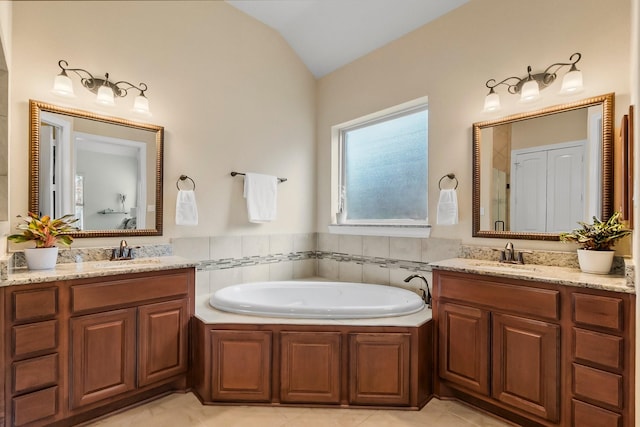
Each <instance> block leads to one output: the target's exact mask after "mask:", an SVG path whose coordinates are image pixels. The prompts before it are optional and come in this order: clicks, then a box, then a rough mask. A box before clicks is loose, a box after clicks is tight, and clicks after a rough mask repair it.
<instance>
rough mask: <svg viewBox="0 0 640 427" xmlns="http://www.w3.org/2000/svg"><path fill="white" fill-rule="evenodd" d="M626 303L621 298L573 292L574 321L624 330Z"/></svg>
mask: <svg viewBox="0 0 640 427" xmlns="http://www.w3.org/2000/svg"><path fill="white" fill-rule="evenodd" d="M623 308H624V304H623V301H622V299H621V298H615V297H604V296H600V295H589V294H581V293H577V292H576V293H574V294H573V316H574V319H573V320H574V322H575V323H578V324H582V325H589V326H599V327H602V328H607V329H611V330H614V331H622V326H623V320H624V319H623Z"/></svg>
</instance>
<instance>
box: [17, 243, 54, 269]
mask: <svg viewBox="0 0 640 427" xmlns="http://www.w3.org/2000/svg"><path fill="white" fill-rule="evenodd" d="M24 257H25V258H26V259H27V267H29V270H51V269H53V268H55V267H56V262H57V261H58V248H57V247H55V246H54V247H53V248H29V249H25V250H24Z"/></svg>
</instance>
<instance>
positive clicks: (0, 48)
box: [0, 0, 12, 255]
mask: <svg viewBox="0 0 640 427" xmlns="http://www.w3.org/2000/svg"><path fill="white" fill-rule="evenodd" d="M11 17H12V3H11V2H10V1H6V0H1V1H0V62H1V63H3V64H2V65H1V66H0V87H2V89H1V90H0V236H4V235H6V234H8V233H9V231H10V223H9V221H7V218H8V215H9V200H8V198H9V195H8V191H9V182H10V181H9V173H8V172H9V171H8V165H9V147H8V145H9V132H10V129H11V123H10V122H9V93H11V87H10V84H9V77H10V73H9V71H10V70H11V24H12V22H11ZM6 252H7V240H6V239H0V255H3V254H5V253H6Z"/></svg>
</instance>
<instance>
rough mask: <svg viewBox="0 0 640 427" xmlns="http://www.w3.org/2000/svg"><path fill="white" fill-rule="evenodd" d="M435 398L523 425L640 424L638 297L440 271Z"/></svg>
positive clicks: (623, 426) (436, 272) (602, 426)
mask: <svg viewBox="0 0 640 427" xmlns="http://www.w3.org/2000/svg"><path fill="white" fill-rule="evenodd" d="M433 278H434V303H433V305H434V322H435V326H436V331H437V338H436V340H435V343H436V346H437V354H438V356H439V357H438V359H437V362H436V365H437V369H436V372H437V378H436V381H435V393H436V395H439V396H440V397H455V398H458V399H460V400H464V401H466V402H469V403H471V404H473V405H476V406H478V407H481V408H482V409H485V410H488V411H490V412H493V413H495V414H497V415H500V416H502V417H504V418H506V419H509V420H511V421H513V422H516V423H517V424H520V425H536V426H573V427H585V426H594V427H595V426H598V427H608V426H612V427H613V426H616V427H631V426H632V425H633V404H634V401H633V375H632V369H631V367H632V363H633V360H634V357H633V354H634V335H633V334H634V331H633V325H634V319H633V313H634V308H633V307H634V304H635V299H634V296H633V295H629V294H624V293H616V292H607V291H599V290H591V289H584V288H575V287H569V286H558V285H553V284H547V283H540V282H534V281H524V280H517V279H509V278H501V277H494V276H487V275H479V274H471V273H461V272H452V271H443V270H437V269H435V270H434V275H433Z"/></svg>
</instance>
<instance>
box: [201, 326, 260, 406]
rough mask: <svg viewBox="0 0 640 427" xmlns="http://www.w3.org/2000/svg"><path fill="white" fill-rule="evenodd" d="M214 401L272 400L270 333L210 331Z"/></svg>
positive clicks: (212, 395) (212, 393)
mask: <svg viewBox="0 0 640 427" xmlns="http://www.w3.org/2000/svg"><path fill="white" fill-rule="evenodd" d="M211 357H212V358H213V360H215V361H216V363H214V368H213V375H212V381H213V382H212V384H211V398H212V399H213V400H221V401H250V402H268V401H270V400H271V332H269V331H211Z"/></svg>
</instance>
